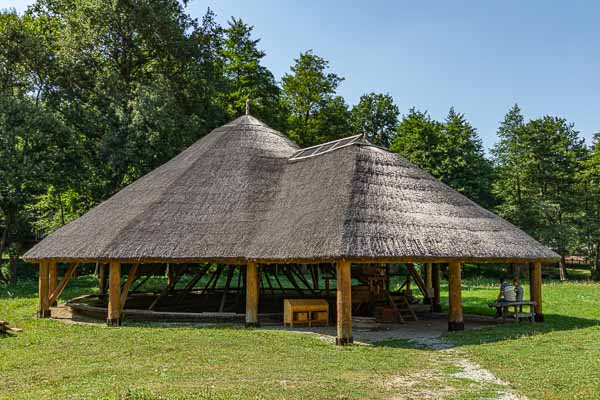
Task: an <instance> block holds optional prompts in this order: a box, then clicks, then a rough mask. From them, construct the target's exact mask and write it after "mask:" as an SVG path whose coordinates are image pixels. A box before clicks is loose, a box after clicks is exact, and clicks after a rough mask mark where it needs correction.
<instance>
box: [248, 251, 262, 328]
mask: <svg viewBox="0 0 600 400" xmlns="http://www.w3.org/2000/svg"><path fill="white" fill-rule="evenodd" d="M259 286H260V281H259V277H258V267H257V265H256V263H248V264H247V265H246V326H247V327H253V326H258V295H259V292H260V287H259Z"/></svg>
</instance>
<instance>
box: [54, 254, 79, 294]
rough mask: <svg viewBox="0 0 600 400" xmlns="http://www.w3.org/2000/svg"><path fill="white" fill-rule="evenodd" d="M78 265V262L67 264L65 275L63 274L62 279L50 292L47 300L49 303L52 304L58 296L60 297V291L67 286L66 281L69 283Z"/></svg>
mask: <svg viewBox="0 0 600 400" xmlns="http://www.w3.org/2000/svg"><path fill="white" fill-rule="evenodd" d="M78 265H79V263H76V264H71V265H69V268H68V269H67V272H65V276H63V278H62V280H61V281H60V284H59V285H58V287H57V288H56V289H54V291H53V292H52V293H51V294H50V298H49V300H48V301H49V303H50V304H54V303H56V302H57V301H58V298H59V297H60V295H61V294H62V292H63V291H64V290H65V288H66V287H67V283H69V281H70V280H71V278H72V277H73V274H74V273H75V269H76V268H77V266H78Z"/></svg>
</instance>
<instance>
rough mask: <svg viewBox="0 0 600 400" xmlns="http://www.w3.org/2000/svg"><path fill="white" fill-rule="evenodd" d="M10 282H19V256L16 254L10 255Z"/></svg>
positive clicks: (12, 283) (13, 283)
mask: <svg viewBox="0 0 600 400" xmlns="http://www.w3.org/2000/svg"><path fill="white" fill-rule="evenodd" d="M10 284H11V285H16V284H17V256H16V255H14V254H12V255H11V256H10Z"/></svg>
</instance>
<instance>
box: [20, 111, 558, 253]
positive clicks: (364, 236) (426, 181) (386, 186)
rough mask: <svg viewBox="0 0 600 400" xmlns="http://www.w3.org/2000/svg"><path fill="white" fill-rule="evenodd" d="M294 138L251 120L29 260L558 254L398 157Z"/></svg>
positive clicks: (208, 139) (62, 233) (199, 146)
mask: <svg viewBox="0 0 600 400" xmlns="http://www.w3.org/2000/svg"><path fill="white" fill-rule="evenodd" d="M352 142H353V143H352V144H349V145H346V146H345V147H340V148H337V149H335V150H332V151H328V152H324V153H323V154H319V155H314V156H310V157H301V158H296V159H295V158H293V156H294V154H297V153H298V149H297V147H296V145H295V144H294V143H292V142H290V141H289V140H288V139H286V138H285V137H284V136H283V135H281V134H280V133H278V132H276V131H274V130H272V129H270V128H268V127H267V126H265V125H264V124H262V123H261V122H260V121H258V120H257V119H255V118H253V117H250V116H243V117H240V118H238V119H236V120H235V121H233V122H231V123H229V124H227V125H225V126H223V127H220V128H218V129H215V130H214V131H213V132H211V133H210V134H209V135H207V136H205V137H204V138H203V139H201V140H199V141H198V142H196V143H195V144H194V145H192V146H191V147H190V148H188V149H187V150H185V151H184V152H183V153H181V154H180V155H179V156H177V157H175V158H174V159H173V160H171V161H169V162H168V163H166V164H164V165H163V166H161V167H159V168H157V169H156V170H154V171H152V172H151V173H149V174H148V175H146V176H144V177H142V178H141V179H139V180H138V181H136V182H135V183H133V184H131V185H130V186H128V187H126V188H125V189H123V190H122V191H120V192H119V193H117V194H116V195H114V196H113V197H111V198H110V199H108V200H107V201H105V202H104V203H102V204H100V205H98V206H97V207H96V208H94V209H93V210H91V211H90V212H88V213H87V214H85V215H84V216H82V217H81V218H79V219H78V220H76V221H73V222H71V223H70V224H68V225H66V226H64V227H62V228H61V229H59V230H58V231H57V232H55V233H54V234H52V235H50V236H48V237H47V238H46V239H44V240H43V241H42V242H41V243H39V244H38V245H36V246H35V247H34V248H33V249H31V250H30V251H29V252H28V253H27V254H26V255H25V259H27V260H30V261H35V260H41V259H57V260H65V261H68V260H108V259H120V260H122V261H137V260H141V261H147V262H151V261H173V262H175V261H202V260H207V261H208V260H211V261H217V260H229V261H232V262H235V261H237V262H243V261H244V260H269V261H288V260H305V261H317V260H333V259H339V258H355V259H381V258H465V259H495V260H497V259H522V260H533V259H548V260H550V259H555V258H557V257H558V256H557V255H556V254H555V253H554V252H552V251H550V250H548V249H547V248H545V247H544V246H542V245H541V244H539V243H537V242H536V241H535V240H533V239H531V238H530V237H529V236H527V235H526V234H525V233H523V232H522V231H520V230H519V229H517V228H516V227H514V226H513V225H511V224H509V223H508V222H506V221H504V220H502V219H500V218H499V217H497V216H495V215H494V214H492V213H490V212H488V211H486V210H484V209H482V208H481V207H479V206H477V205H476V204H475V203H473V202H471V201H470V200H468V199H467V198H465V197H464V196H462V195H460V194H459V193H457V192H455V191H454V190H452V189H450V188H449V187H447V186H445V185H443V184H442V183H440V182H438V181H437V180H435V179H434V178H432V177H431V176H430V175H428V174H427V173H425V172H423V171H422V170H420V169H418V168H416V167H415V166H414V165H412V164H410V163H408V162H407V161H405V160H404V159H402V158H401V157H399V156H397V155H395V154H392V153H389V152H387V151H385V150H382V149H380V148H377V147H375V146H370V145H367V144H365V143H361V142H360V141H356V140H353V141H352Z"/></svg>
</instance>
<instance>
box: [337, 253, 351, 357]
mask: <svg viewBox="0 0 600 400" xmlns="http://www.w3.org/2000/svg"><path fill="white" fill-rule="evenodd" d="M336 278H337V337H336V339H335V343H336V344H337V345H339V346H344V345H347V344H351V343H352V342H353V339H352V278H351V267H350V262H348V261H339V262H338V263H337V273H336Z"/></svg>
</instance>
